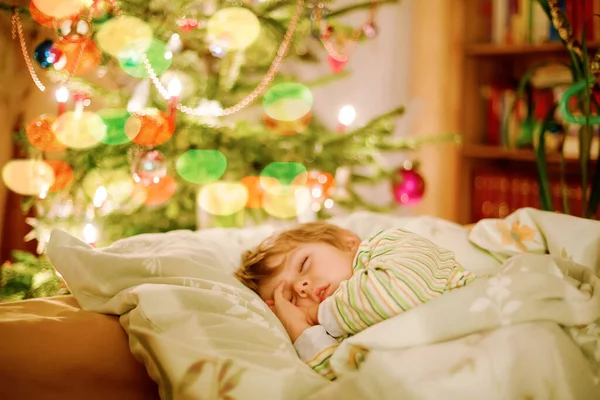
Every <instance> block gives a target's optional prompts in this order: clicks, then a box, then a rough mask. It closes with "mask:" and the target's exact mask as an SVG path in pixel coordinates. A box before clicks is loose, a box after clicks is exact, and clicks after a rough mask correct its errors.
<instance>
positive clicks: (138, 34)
mask: <svg viewBox="0 0 600 400" xmlns="http://www.w3.org/2000/svg"><path fill="white" fill-rule="evenodd" d="M152 36H153V35H152V28H151V27H150V25H148V24H147V23H146V22H144V21H142V20H141V19H139V18H136V17H131V16H127V15H124V16H121V17H117V18H113V19H110V20H108V21H106V22H105V23H103V24H102V26H101V27H100V29H99V30H98V33H97V34H96V42H97V43H98V45H99V46H100V48H101V49H102V50H104V51H105V52H106V53H108V54H110V55H112V56H114V57H117V58H118V57H119V55H120V54H121V53H122V52H123V51H124V50H125V49H128V48H129V49H130V50H131V46H132V44H134V45H135V46H136V47H135V51H136V52H137V53H140V54H143V53H145V52H146V51H147V50H148V48H149V47H150V44H151V43H152Z"/></svg>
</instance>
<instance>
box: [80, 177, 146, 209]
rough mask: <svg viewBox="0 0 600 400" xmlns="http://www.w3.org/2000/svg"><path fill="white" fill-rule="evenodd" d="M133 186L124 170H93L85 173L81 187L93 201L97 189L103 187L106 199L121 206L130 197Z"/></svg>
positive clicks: (131, 180)
mask: <svg viewBox="0 0 600 400" xmlns="http://www.w3.org/2000/svg"><path fill="white" fill-rule="evenodd" d="M134 185H135V183H134V182H133V179H132V178H131V175H130V174H129V171H127V170H125V169H116V170H109V169H93V170H91V171H90V172H88V173H87V175H86V176H85V178H84V179H83V182H82V185H81V187H82V188H83V191H84V193H85V194H86V195H87V196H88V197H89V198H90V199H94V197H95V196H96V191H97V190H98V188H99V187H100V186H104V187H105V188H106V192H107V194H108V199H110V200H111V201H112V202H114V203H115V204H123V203H125V202H126V201H128V200H129V198H130V197H131V194H132V193H133V188H134Z"/></svg>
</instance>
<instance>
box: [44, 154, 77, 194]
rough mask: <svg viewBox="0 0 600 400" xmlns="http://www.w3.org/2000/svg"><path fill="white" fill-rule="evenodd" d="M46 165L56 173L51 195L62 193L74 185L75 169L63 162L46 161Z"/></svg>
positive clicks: (50, 190)
mask: <svg viewBox="0 0 600 400" xmlns="http://www.w3.org/2000/svg"><path fill="white" fill-rule="evenodd" d="M46 163H47V164H48V165H49V166H50V167H51V168H52V170H53V171H54V184H53V185H52V186H51V187H50V189H49V190H48V191H49V192H50V193H56V192H60V191H61V190H64V189H66V188H67V187H69V186H70V185H71V183H73V178H74V173H73V168H71V166H70V165H69V164H68V163H67V162H65V161H62V160H46Z"/></svg>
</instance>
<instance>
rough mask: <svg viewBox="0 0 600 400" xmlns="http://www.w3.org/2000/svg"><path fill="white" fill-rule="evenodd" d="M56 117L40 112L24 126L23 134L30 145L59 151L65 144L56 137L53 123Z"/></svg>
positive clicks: (44, 149)
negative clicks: (40, 113)
mask: <svg viewBox="0 0 600 400" xmlns="http://www.w3.org/2000/svg"><path fill="white" fill-rule="evenodd" d="M55 122H56V117H55V116H53V115H48V114H42V115H40V116H39V117H37V118H35V119H34V120H33V121H31V122H30V123H29V124H28V125H27V127H26V128H25V135H26V136H27V140H29V143H31V145H32V146H34V147H36V148H38V149H39V150H42V151H60V150H64V149H66V148H67V146H66V145H65V144H64V143H62V142H61V141H60V140H58V139H57V138H56V133H55V132H54V123H55Z"/></svg>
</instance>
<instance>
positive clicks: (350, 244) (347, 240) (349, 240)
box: [344, 231, 360, 254]
mask: <svg viewBox="0 0 600 400" xmlns="http://www.w3.org/2000/svg"><path fill="white" fill-rule="evenodd" d="M344 245H345V246H346V248H347V249H348V251H350V252H352V254H354V253H356V252H357V251H358V246H359V245H360V238H359V237H358V236H356V234H354V233H353V232H350V231H345V232H344Z"/></svg>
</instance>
